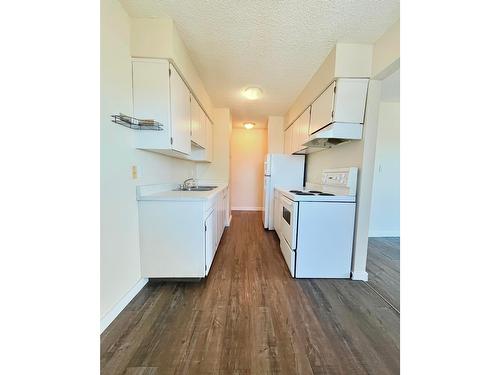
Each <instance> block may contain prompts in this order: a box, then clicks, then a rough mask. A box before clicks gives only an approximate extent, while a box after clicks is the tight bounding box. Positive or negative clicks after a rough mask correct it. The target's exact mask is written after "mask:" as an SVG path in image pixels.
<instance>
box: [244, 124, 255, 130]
mask: <svg viewBox="0 0 500 375" xmlns="http://www.w3.org/2000/svg"><path fill="white" fill-rule="evenodd" d="M243 126H244V127H245V129H248V130H250V129H252V128H253V127H254V126H255V123H253V122H245V123H244V124H243Z"/></svg>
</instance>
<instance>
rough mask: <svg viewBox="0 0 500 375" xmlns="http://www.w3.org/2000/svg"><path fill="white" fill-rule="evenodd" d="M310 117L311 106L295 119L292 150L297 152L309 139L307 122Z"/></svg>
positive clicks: (308, 122)
mask: <svg viewBox="0 0 500 375" xmlns="http://www.w3.org/2000/svg"><path fill="white" fill-rule="evenodd" d="M310 119H311V107H307V109H306V110H305V111H304V112H302V114H301V115H300V116H299V118H298V119H297V120H296V121H295V123H294V125H295V130H294V133H293V143H294V148H293V152H299V151H301V150H303V149H304V148H305V147H304V146H302V145H303V144H304V143H306V142H307V140H308V139H309V124H310Z"/></svg>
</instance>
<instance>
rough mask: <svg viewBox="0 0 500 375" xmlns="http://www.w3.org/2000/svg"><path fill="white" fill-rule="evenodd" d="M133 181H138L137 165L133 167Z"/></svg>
mask: <svg viewBox="0 0 500 375" xmlns="http://www.w3.org/2000/svg"><path fill="white" fill-rule="evenodd" d="M132 179H133V180H136V179H137V166H136V165H133V166H132Z"/></svg>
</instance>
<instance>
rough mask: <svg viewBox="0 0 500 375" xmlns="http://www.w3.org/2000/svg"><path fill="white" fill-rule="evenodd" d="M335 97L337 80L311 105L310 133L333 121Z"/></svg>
mask: <svg viewBox="0 0 500 375" xmlns="http://www.w3.org/2000/svg"><path fill="white" fill-rule="evenodd" d="M334 97H335V82H333V83H332V84H331V85H330V86H328V88H327V89H326V90H325V91H324V92H323V93H322V94H321V95H320V96H319V97H318V98H317V99H316V100H315V101H314V102H313V104H312V106H311V125H310V127H309V134H312V133H314V132H316V131H318V130H319V129H321V128H323V127H325V126H326V125H328V124H329V123H331V122H332V111H333V101H334Z"/></svg>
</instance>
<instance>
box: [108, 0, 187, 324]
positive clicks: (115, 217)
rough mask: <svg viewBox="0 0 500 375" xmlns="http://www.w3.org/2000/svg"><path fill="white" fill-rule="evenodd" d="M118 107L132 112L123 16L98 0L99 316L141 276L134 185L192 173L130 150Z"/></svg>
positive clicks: (182, 164)
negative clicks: (115, 118) (118, 122)
mask: <svg viewBox="0 0 500 375" xmlns="http://www.w3.org/2000/svg"><path fill="white" fill-rule="evenodd" d="M120 112H122V113H126V114H129V113H130V114H131V113H132V77H131V58H130V27H129V17H128V15H127V14H126V13H125V11H124V10H123V8H122V6H121V5H120V3H119V2H118V1H117V0H102V1H101V129H100V133H101V187H100V190H101V283H100V285H101V319H102V318H103V317H104V316H106V314H108V313H109V312H110V311H111V310H112V309H113V307H114V306H115V305H116V304H117V303H118V302H119V301H120V300H121V299H122V297H124V296H125V295H126V294H127V292H128V291H129V290H131V288H133V287H134V285H136V283H138V282H139V281H140V280H141V275H140V253H139V238H138V236H139V232H138V213H137V201H136V198H135V188H136V186H137V185H144V184H153V183H163V182H181V181H182V180H184V179H185V178H187V177H191V176H194V174H195V163H193V162H190V161H186V160H180V159H174V158H170V157H167V156H164V155H159V154H154V153H150V152H147V151H141V150H135V148H134V130H131V129H128V128H125V127H123V126H119V125H116V124H114V123H112V122H111V121H110V115H111V114H116V113H120ZM132 165H136V166H137V167H138V179H136V180H133V179H132V177H131V168H132Z"/></svg>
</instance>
